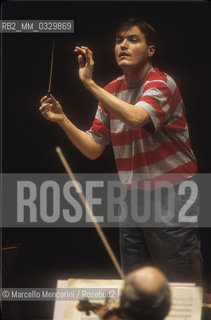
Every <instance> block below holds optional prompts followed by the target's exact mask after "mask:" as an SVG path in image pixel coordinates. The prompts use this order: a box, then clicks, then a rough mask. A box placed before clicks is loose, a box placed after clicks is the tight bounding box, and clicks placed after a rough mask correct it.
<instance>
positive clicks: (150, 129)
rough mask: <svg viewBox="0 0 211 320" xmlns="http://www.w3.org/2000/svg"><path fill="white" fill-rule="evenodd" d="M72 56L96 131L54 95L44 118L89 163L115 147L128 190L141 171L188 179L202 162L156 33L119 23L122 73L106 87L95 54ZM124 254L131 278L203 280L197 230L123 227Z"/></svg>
mask: <svg viewBox="0 0 211 320" xmlns="http://www.w3.org/2000/svg"><path fill="white" fill-rule="evenodd" d="M75 52H76V53H77V54H79V55H78V63H79V77H80V80H81V81H82V83H83V84H84V86H85V87H86V88H87V89H88V90H89V91H90V93H91V94H92V95H93V96H94V97H95V98H96V99H97V100H98V101H99V104H98V109H97V112H96V116H95V119H94V122H93V125H92V127H91V128H90V130H88V131H87V132H84V131H82V130H80V129H79V128H77V127H76V126H75V125H74V124H73V123H72V122H71V121H70V120H69V119H68V118H67V117H66V116H65V114H64V112H63V110H62V107H61V105H60V104H59V102H58V101H57V100H55V98H54V97H53V96H52V95H51V96H50V97H49V98H47V97H46V96H45V97H43V98H42V99H41V107H40V111H41V113H42V115H43V116H44V117H45V118H46V119H48V120H50V121H54V122H57V123H58V124H59V126H60V127H61V128H62V129H63V130H64V131H65V133H66V134H67V136H68V138H69V139H70V140H71V142H72V143H73V144H74V145H75V146H76V147H77V148H78V149H79V150H80V151H81V152H82V153H83V154H84V155H85V156H87V157H88V158H90V159H96V158H97V157H99V156H100V155H101V154H102V153H103V151H104V149H105V147H106V145H108V144H109V143H112V146H113V150H114V155H115V160H116V166H117V170H118V174H119V177H120V180H121V182H122V183H123V185H125V186H126V187H127V188H128V189H130V186H131V184H132V183H133V182H134V180H137V177H139V175H140V174H154V175H155V176H156V175H158V174H165V173H172V174H176V175H177V174H178V175H179V176H180V175H184V176H185V175H186V177H191V176H192V175H193V174H194V173H195V172H196V171H197V164H196V159H195V156H194V154H193V151H192V149H191V146H190V139H189V132H188V127H187V122H186V118H185V112H184V104H183V101H182V98H181V95H180V91H179V89H178V87H177V85H176V83H175V82H174V80H173V79H172V78H171V77H170V76H169V75H167V74H166V73H164V72H161V71H160V70H159V69H158V68H155V67H153V66H152V62H151V59H152V57H153V55H154V53H155V30H154V28H153V27H152V26H151V25H149V24H148V23H147V22H144V21H142V20H140V19H139V18H134V19H129V20H128V21H126V22H124V23H122V24H121V25H120V27H119V29H118V31H117V33H116V44H115V57H116V61H117V64H118V66H119V67H120V68H121V69H122V71H123V75H122V76H120V77H118V78H117V79H115V80H114V81H111V82H110V83H109V84H108V85H107V86H106V87H105V88H104V89H103V88H101V87H100V86H98V85H97V84H96V82H95V81H94V80H93V79H92V74H93V68H94V61H93V55H92V51H91V50H90V49H89V48H87V47H85V46H82V47H76V48H75ZM178 197H179V196H178ZM180 198H181V197H180ZM180 198H178V199H179V200H178V199H176V203H178V201H180V206H182V202H181V199H180ZM196 207H197V206H196V205H195V206H194V208H195V210H197V208H196ZM140 210H142V209H140ZM120 251H121V262H122V267H123V270H124V272H126V273H128V272H131V271H132V270H135V269H136V268H138V267H140V266H144V265H149V264H153V265H155V266H157V267H158V268H160V270H162V271H163V272H164V273H165V275H166V276H167V278H168V280H169V281H185V282H187V281H190V282H198V283H199V282H200V279H201V269H202V262H201V253H200V241H199V238H198V233H197V230H196V228H182V227H175V228H168V227H166V228H141V226H139V225H137V228H130V227H124V228H123V227H122V228H120Z"/></svg>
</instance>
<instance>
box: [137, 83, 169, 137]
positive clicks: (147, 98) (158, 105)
mask: <svg viewBox="0 0 211 320" xmlns="http://www.w3.org/2000/svg"><path fill="white" fill-rule="evenodd" d="M171 98H172V95H171V92H170V89H169V88H168V86H167V84H166V83H165V82H164V81H151V82H150V83H148V84H146V86H145V88H144V92H143V94H142V96H141V97H140V98H139V99H138V101H137V102H136V104H135V105H136V106H140V107H142V108H143V109H144V110H146V111H147V112H148V113H149V115H150V118H151V120H152V123H153V125H154V129H155V132H156V131H158V130H159V129H160V128H161V127H162V125H163V124H164V123H165V121H166V120H167V119H168V118H169V116H170V113H171V108H170V103H171Z"/></svg>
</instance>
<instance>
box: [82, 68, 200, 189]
mask: <svg viewBox="0 0 211 320" xmlns="http://www.w3.org/2000/svg"><path fill="white" fill-rule="evenodd" d="M105 90H107V91H108V92H110V93H112V94H113V95H115V96H116V97H118V98H120V99H121V100H124V101H126V102H128V103H130V104H133V105H135V106H137V108H138V107H141V108H143V109H145V110H146V111H147V112H148V113H149V115H150V117H151V120H152V123H153V126H154V131H153V132H151V131H149V130H148V129H147V127H142V128H138V129H130V128H129V127H128V126H127V125H126V124H124V123H123V122H122V121H120V120H119V119H118V118H117V117H116V116H114V115H113V114H111V113H110V112H108V111H106V110H105V108H103V106H102V104H101V103H99V105H98V109H97V112H96V116H95V119H94V122H93V125H92V127H91V128H90V130H88V131H87V133H88V134H90V135H91V136H92V138H93V139H94V140H95V141H97V142H99V143H102V144H105V145H107V144H109V143H110V142H111V143H112V146H113V150H114V155H115V160H116V166H117V170H118V173H119V177H120V180H121V181H122V183H123V184H125V185H130V184H131V183H133V182H134V181H138V180H142V179H143V177H144V175H145V174H147V175H148V174H151V175H152V176H154V177H156V176H158V175H160V174H163V173H173V174H175V173H176V174H179V175H183V174H184V177H185V174H187V173H188V174H189V176H190V175H191V174H193V173H195V172H196V170H197V164H196V159H195V156H194V154H193V151H192V149H191V146H190V139H189V131H188V126H187V122H186V118H185V112H184V103H183V101H182V98H181V95H180V91H179V89H178V87H177V85H176V83H175V81H174V80H173V79H172V78H171V77H170V76H169V75H167V74H166V73H164V72H161V71H160V70H159V69H158V68H153V67H150V69H149V70H148V71H147V73H146V74H145V75H144V77H143V78H142V79H141V80H139V81H138V82H137V83H135V84H133V85H132V86H130V85H127V84H126V82H125V78H124V76H120V77H118V78H117V79H115V80H114V81H112V82H110V83H109V84H108V85H107V86H106V87H105ZM140 174H141V175H140ZM140 176H141V177H142V178H141V179H140V178H139V177H140ZM186 176H187V175H186Z"/></svg>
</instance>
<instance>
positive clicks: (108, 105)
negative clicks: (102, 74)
mask: <svg viewBox="0 0 211 320" xmlns="http://www.w3.org/2000/svg"><path fill="white" fill-rule="evenodd" d="M75 52H77V53H82V54H83V55H84V56H85V58H86V63H84V61H83V58H82V56H81V55H79V56H78V62H79V77H80V79H81V81H82V82H83V84H84V86H85V87H86V88H87V89H88V90H89V91H90V92H91V93H92V94H93V95H94V96H95V97H96V99H97V100H98V101H100V102H101V103H102V105H103V106H104V108H105V109H106V110H107V111H109V112H111V113H112V114H114V115H115V116H116V117H117V118H118V119H120V120H121V121H122V122H124V123H125V124H126V125H127V126H128V127H130V128H131V129H135V128H138V127H142V126H144V125H146V124H148V123H150V122H151V118H150V116H149V114H148V112H147V111H145V110H144V109H143V108H141V107H137V106H134V105H132V104H130V103H127V102H125V101H123V100H121V99H119V98H117V97H115V96H114V95H112V94H110V93H109V92H107V91H106V90H104V89H103V88H101V87H100V86H98V85H97V84H96V83H95V82H94V81H93V79H92V73H93V68H94V61H93V57H92V52H91V50H89V49H88V48H87V47H76V49H75Z"/></svg>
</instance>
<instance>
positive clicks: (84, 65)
mask: <svg viewBox="0 0 211 320" xmlns="http://www.w3.org/2000/svg"><path fill="white" fill-rule="evenodd" d="M75 52H76V53H81V54H79V56H78V64H79V77H80V79H81V81H82V82H83V83H84V85H86V84H88V83H89V82H90V81H92V74H93V69H94V60H93V54H92V51H91V50H90V49H89V48H88V47H83V46H82V47H75ZM83 56H84V58H85V60H86V61H84V58H83Z"/></svg>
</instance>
